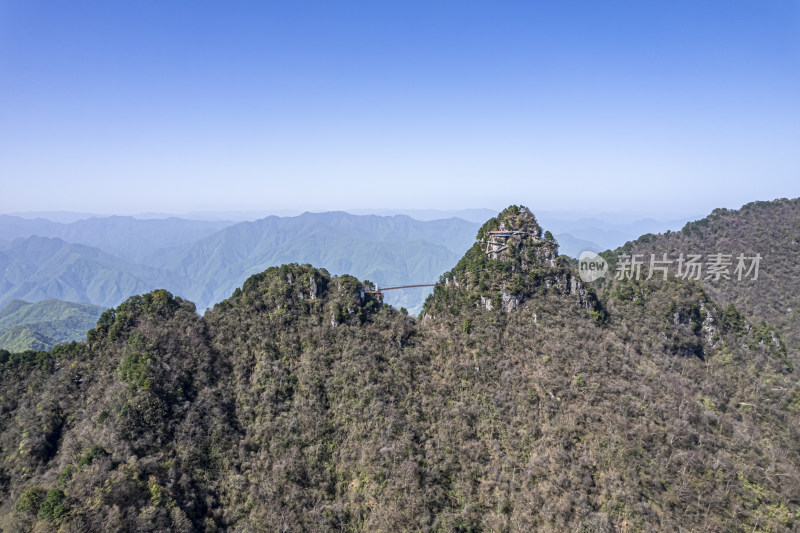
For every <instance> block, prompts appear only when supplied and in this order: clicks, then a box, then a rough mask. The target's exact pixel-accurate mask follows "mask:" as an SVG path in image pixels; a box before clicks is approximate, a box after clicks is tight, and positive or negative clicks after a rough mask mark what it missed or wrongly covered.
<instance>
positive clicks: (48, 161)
mask: <svg viewBox="0 0 800 533" xmlns="http://www.w3.org/2000/svg"><path fill="white" fill-rule="evenodd" d="M797 196H800V0H767V1H764V0H750V1H737V0H720V1H714V0H691V1H675V0H670V1H658V2H656V1H645V0H630V1H613V0H609V1H596V0H592V1H585V2H570V1H555V0H552V1H549V2H535V1H530V0H529V1H522V2H502V1H492V2H488V1H487V2H470V1H464V0H459V1H453V2H447V1H437V2H432V1H429V0H426V1H419V2H416V1H407V0H405V1H402V2H380V1H379V2H376V1H363V2H352V1H343V2H338V1H332V0H329V1H321V2H305V1H294V0H293V1H286V2H267V1H263V2H236V1H224V2H223V1H220V2H198V1H186V2H176V1H167V0H157V1H149V0H136V1H127V2H123V1H113V2H96V1H91V2H82V1H69V2H58V1H49V2H43V1H38V0H0V212H13V211H27V210H73V211H89V212H101V213H119V214H125V213H138V212H146V211H160V212H173V213H183V212H188V211H199V210H203V211H214V210H226V211H230V210H260V209H309V210H326V209H351V208H364V207H368V208H371V207H374V208H441V209H457V208H467V207H493V208H502V207H504V206H505V205H508V204H510V203H522V204H525V205H528V206H530V207H532V208H534V209H537V208H538V209H548V210H554V209H565V210H581V209H587V210H595V211H614V210H627V211H635V212H649V211H651V212H657V213H669V212H675V213H682V214H683V213H687V212H691V213H704V212H707V211H709V210H710V209H712V208H714V207H718V206H726V207H738V206H739V205H741V204H742V203H745V202H748V201H751V200H756V199H761V200H766V199H772V198H777V197H797Z"/></svg>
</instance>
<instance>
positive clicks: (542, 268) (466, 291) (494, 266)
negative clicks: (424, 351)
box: [423, 206, 602, 319]
mask: <svg viewBox="0 0 800 533" xmlns="http://www.w3.org/2000/svg"><path fill="white" fill-rule="evenodd" d="M476 241H477V242H476V243H475V244H474V245H473V246H472V248H471V249H470V250H468V251H467V253H466V254H465V255H464V257H463V258H462V259H461V261H459V262H458V264H457V265H456V267H455V268H454V269H453V270H451V271H450V272H447V273H445V274H444V275H443V276H442V279H443V286H439V287H437V288H436V290H435V292H434V294H433V295H432V296H431V298H429V300H428V302H426V305H425V308H424V313H425V315H427V316H429V317H430V316H435V315H436V314H437V313H441V312H442V310H443V307H442V305H441V302H444V301H447V302H448V303H447V304H446V305H447V306H448V307H449V306H452V304H453V302H455V301H458V302H460V304H466V305H467V306H475V307H480V308H483V309H485V310H487V311H491V310H492V309H500V310H502V311H504V312H514V311H516V310H517V309H519V308H520V307H521V305H522V303H523V302H525V301H526V300H527V299H529V298H532V297H535V296H536V295H540V294H542V293H543V292H546V291H552V292H556V293H560V294H566V295H570V296H572V297H574V301H575V303H576V304H577V305H579V306H581V307H583V308H584V309H586V310H587V311H591V312H594V313H597V315H596V316H598V319H600V318H601V315H602V308H601V305H600V303H599V300H598V299H597V298H596V295H595V293H594V291H593V290H592V289H591V288H588V287H586V286H585V285H584V283H583V282H582V281H581V280H580V278H579V277H577V275H576V273H575V272H574V271H573V269H572V268H571V267H570V265H569V263H568V262H567V261H562V260H559V258H558V245H557V244H556V243H555V241H554V240H552V239H547V238H543V236H542V228H541V226H539V224H538V222H537V221H536V217H535V216H534V215H533V213H531V211H530V210H529V209H528V208H526V207H520V206H511V207H509V208H507V209H505V210H504V211H502V212H501V213H500V214H499V215H498V216H497V217H494V218H492V219H491V220H489V221H487V222H486V223H485V224H484V225H483V227H481V229H480V230H479V231H478V234H477V236H476ZM425 315H423V316H425Z"/></svg>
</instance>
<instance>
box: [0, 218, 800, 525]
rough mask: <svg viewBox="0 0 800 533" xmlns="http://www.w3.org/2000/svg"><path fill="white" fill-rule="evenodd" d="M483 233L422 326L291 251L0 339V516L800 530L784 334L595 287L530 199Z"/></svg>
mask: <svg viewBox="0 0 800 533" xmlns="http://www.w3.org/2000/svg"><path fill="white" fill-rule="evenodd" d="M501 227H502V228H504V229H505V230H508V231H509V232H513V233H514V234H513V235H511V236H508V237H502V238H500V237H497V239H502V243H501V244H499V245H497V246H494V245H490V242H489V241H490V240H491V239H493V238H495V237H492V234H491V233H490V232H491V231H493V230H497V229H498V228H501ZM477 240H478V242H476V244H475V245H474V246H473V247H472V248H470V249H469V250H468V251H467V253H466V254H465V255H464V256H463V258H462V259H461V260H460V261H458V262H457V264H456V265H455V266H454V267H453V269H452V270H451V271H449V272H446V273H444V274H443V275H442V277H441V283H440V285H439V286H437V287H436V289H435V290H434V292H433V294H431V296H429V297H428V299H427V301H426V302H425V305H424V309H423V312H422V313H421V315H420V317H418V318H415V317H411V316H407V315H406V314H404V313H402V312H400V311H398V310H396V309H394V308H393V307H391V306H388V305H386V304H384V303H383V301H382V297H381V295H372V294H369V293H365V292H364V289H365V286H371V283H370V282H368V281H366V280H359V279H357V278H355V277H352V276H348V275H340V276H332V275H331V274H329V272H327V271H326V270H324V269H320V268H315V267H313V266H311V265H299V264H287V265H283V266H280V267H272V268H269V269H267V270H266V271H264V272H262V273H260V274H256V275H254V276H252V277H250V278H249V279H248V280H247V281H246V282H245V283H244V285H243V286H242V287H241V289H237V290H236V291H235V292H234V294H233V295H232V296H231V297H230V298H228V299H226V300H224V301H222V302H220V303H218V304H217V305H216V306H214V308H213V309H212V310H210V311H209V312H208V313H206V314H205V315H204V316H202V317H201V316H200V315H199V314H198V313H197V310H196V309H195V306H194V304H192V303H190V302H188V301H185V300H183V299H181V298H179V297H176V296H174V295H172V294H170V293H169V292H167V291H165V290H159V291H154V292H149V293H146V294H143V295H141V296H136V297H132V298H130V299H128V300H127V301H126V302H125V303H123V304H122V305H120V306H118V307H116V308H114V309H111V310H108V311H106V312H105V313H104V314H103V315H102V316H101V317H100V319H99V321H98V322H97V326H96V327H95V328H94V329H93V330H91V331H90V332H89V333H88V334H87V338H86V342H84V343H71V344H66V345H61V346H58V347H56V348H54V349H53V350H51V351H49V352H36V351H27V352H21V353H9V352H7V351H0V380H2V388H0V453H1V454H2V455H1V456H0V501H1V502H2V503H1V504H0V526H2V527H3V529H4V530H8V531H28V530H31V529H36V530H39V531H86V530H92V531H96V530H117V531H129V530H141V531H150V530H175V531H196V530H200V531H203V530H205V531H225V530H231V531H234V530H235V531H264V530H266V531H299V530H309V531H330V530H336V531H559V532H560V531H570V530H578V531H616V530H635V531H690V530H695V531H736V530H741V531H787V530H792V529H793V528H796V527H797V526H796V524H797V513H798V505H799V504H800V472H799V471H798V467H800V439H799V438H798V437H800V435H798V424H797V420H798V416H797V415H798V409H800V386H798V383H797V374H796V372H797V370H796V366H797V360H796V352H794V351H792V350H791V349H787V343H785V342H784V340H783V337H782V330H780V328H778V327H776V326H773V325H772V324H771V322H770V321H769V320H766V319H763V320H758V321H755V320H754V319H752V318H751V316H750V314H749V313H748V312H747V311H745V310H743V309H739V308H738V307H737V304H736V302H727V301H726V302H724V305H723V304H721V303H720V302H718V301H717V300H716V299H715V298H714V295H713V293H712V292H711V291H708V290H707V289H706V288H705V286H704V285H703V284H702V283H699V282H695V281H690V280H683V279H676V278H670V279H668V280H666V281H662V280H659V279H651V280H644V279H642V280H634V279H620V280H615V279H611V280H607V281H606V282H605V283H599V284H597V286H587V285H586V284H584V283H583V282H582V281H581V280H580V278H579V277H578V275H577V272H576V271H575V270H574V268H573V267H572V265H571V264H570V262H569V261H568V260H566V259H565V258H563V257H560V256H559V255H558V246H557V244H556V242H555V241H554V240H553V239H552V238H550V236H549V235H547V234H546V233H544V232H543V231H542V228H541V227H540V226H539V224H538V223H537V221H536V219H535V217H534V216H533V214H532V213H531V212H530V211H529V210H528V209H526V208H524V207H521V206H511V207H509V208H508V209H506V210H504V211H503V212H502V213H500V214H499V215H498V216H497V217H496V218H494V219H492V220H490V221H488V222H487V224H486V225H484V226H483V227H482V228H481V229H480V231H479V233H478V235H477ZM776 246H777V244H776ZM789 266H790V267H791V268H794V272H797V266H798V265H797V261H796V258H795V260H794V262H790V263H789ZM759 318H761V317H759Z"/></svg>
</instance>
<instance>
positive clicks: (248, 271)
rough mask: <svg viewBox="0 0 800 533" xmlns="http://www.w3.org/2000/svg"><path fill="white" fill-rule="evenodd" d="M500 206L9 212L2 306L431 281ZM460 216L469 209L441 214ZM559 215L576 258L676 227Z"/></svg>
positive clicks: (405, 296) (207, 299) (1, 229)
mask: <svg viewBox="0 0 800 533" xmlns="http://www.w3.org/2000/svg"><path fill="white" fill-rule="evenodd" d="M387 213H390V211H387ZM491 213H492V212H491V211H489V210H484V209H471V210H462V211H453V212H448V211H437V210H427V211H425V210H419V211H413V212H412V214H414V215H415V216H417V217H419V218H425V219H428V220H417V219H415V218H411V217H409V216H407V215H403V214H392V215H391V216H379V215H374V214H372V215H367V214H364V215H354V214H350V213H345V212H327V213H303V214H301V215H298V216H292V217H278V216H269V217H266V218H263V219H260V220H256V221H251V222H250V221H248V222H238V223H236V222H233V221H230V220H211V221H208V220H190V219H183V218H176V217H171V218H162V219H156V218H143V219H140V218H134V217H129V216H125V217H123V216H110V217H96V216H89V215H86V218H79V217H80V215H75V214H72V215H71V214H69V213H52V214H50V215H48V214H46V213H44V215H47V216H52V217H53V218H58V219H59V220H63V221H64V222H57V221H52V220H46V219H44V218H25V217H22V216H10V215H0V272H1V273H2V274H1V275H0V306H2V305H4V304H5V303H7V302H9V301H10V300H13V299H22V300H25V301H31V302H36V301H40V300H45V299H59V300H66V301H72V302H87V303H93V304H97V305H101V306H104V307H111V306H114V305H117V304H119V303H120V302H122V301H123V300H125V298H127V297H128V296H131V295H133V294H139V293H142V292H147V291H149V290H153V289H156V288H166V289H169V290H170V291H172V292H174V293H176V294H182V295H184V296H186V297H188V298H190V299H191V300H193V301H194V302H195V303H196V304H197V306H198V309H199V310H200V311H203V310H205V309H206V308H208V307H210V306H212V305H213V304H214V303H216V302H218V301H221V300H222V299H224V298H227V297H228V296H230V294H231V293H232V292H233V290H234V289H235V288H237V287H239V286H241V284H242V283H243V282H244V280H245V279H247V277H248V276H250V275H252V274H254V273H257V272H260V271H262V270H264V269H265V268H267V267H269V266H272V265H279V264H282V263H289V262H296V263H313V264H315V265H320V266H321V267H324V268H326V269H328V270H329V271H330V272H331V273H332V274H343V273H352V274H354V275H356V276H359V277H360V278H362V279H369V280H371V281H373V282H375V283H378V284H379V285H380V286H387V285H406V284H417V283H428V282H433V281H436V280H437V279H438V277H439V275H440V274H441V273H442V272H443V271H444V270H446V269H447V268H448V266H449V265H451V264H452V263H453V262H454V261H456V260H457V259H458V258H459V257H461V255H462V254H463V253H464V251H465V250H466V249H467V248H468V247H469V246H470V245H471V244H472V243H473V242H474V239H475V234H476V233H477V230H478V227H479V226H480V223H479V222H478V221H480V220H485V219H486V218H488V217H489V216H490V215H491ZM452 214H457V215H459V217H461V218H459V217H450V218H435V217H443V216H446V215H452ZM557 217H558V214H557V213H546V214H545V217H544V218H545V219H546V220H548V223H547V225H546V227H548V228H550V229H551V231H553V233H555V236H556V239H557V240H558V242H559V245H560V249H561V253H564V254H567V255H571V256H577V255H578V254H579V253H580V252H581V251H582V250H586V249H592V250H601V249H603V248H604V246H608V247H611V246H618V245H619V244H621V243H623V242H625V241H626V240H632V239H634V238H636V237H637V236H639V235H641V234H642V233H643V232H646V231H651V230H653V229H660V230H663V229H668V228H665V227H664V226H668V227H669V226H670V225H674V224H673V223H665V222H657V221H647V220H643V221H639V222H630V221H627V222H620V221H619V220H609V219H607V218H590V219H579V220H577V221H576V222H570V221H568V220H566V219H564V218H561V219H559V218H557ZM465 218H466V219H469V220H466V219H465ZM659 224H660V226H659ZM637 228H641V231H637ZM587 236H588V237H589V238H587ZM429 293H430V290H429V289H425V288H419V289H407V290H403V291H393V292H391V293H387V295H386V301H387V303H391V304H392V305H395V306H398V307H406V308H407V309H408V310H409V311H410V312H411V313H416V312H418V311H419V310H420V309H421V305H422V302H423V300H424V299H425V297H426V296H427V295H428V294H429Z"/></svg>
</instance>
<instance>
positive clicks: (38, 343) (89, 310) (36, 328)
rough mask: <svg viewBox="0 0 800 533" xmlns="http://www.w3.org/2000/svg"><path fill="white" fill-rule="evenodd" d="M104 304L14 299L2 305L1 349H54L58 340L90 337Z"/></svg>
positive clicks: (65, 340)
mask: <svg viewBox="0 0 800 533" xmlns="http://www.w3.org/2000/svg"><path fill="white" fill-rule="evenodd" d="M103 311H105V308H104V307H101V306H98V305H92V304H80V303H71V302H62V301H60V300H43V301H41V302H36V303H29V302H24V301H22V300H12V301H11V302H9V303H8V304H7V305H6V306H5V307H4V308H3V309H0V350H8V351H9V352H22V351H24V350H50V349H52V348H53V347H54V346H55V345H56V344H61V343H62V342H69V341H82V340H85V339H86V332H87V331H88V330H90V329H92V328H93V327H94V326H95V325H96V324H97V319H98V318H100V315H101V314H102V313H103Z"/></svg>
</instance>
